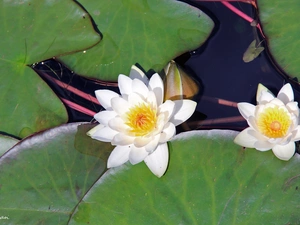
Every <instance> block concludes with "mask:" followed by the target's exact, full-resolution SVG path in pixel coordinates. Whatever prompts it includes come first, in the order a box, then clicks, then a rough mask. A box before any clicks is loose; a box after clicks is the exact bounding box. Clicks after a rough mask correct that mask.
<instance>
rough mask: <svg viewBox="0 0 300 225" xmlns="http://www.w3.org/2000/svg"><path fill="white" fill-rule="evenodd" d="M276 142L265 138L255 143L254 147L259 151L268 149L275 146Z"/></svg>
mask: <svg viewBox="0 0 300 225" xmlns="http://www.w3.org/2000/svg"><path fill="white" fill-rule="evenodd" d="M274 145H275V143H271V142H269V141H264V140H258V141H257V142H255V143H254V148H256V150H259V151H262V152H264V151H268V150H270V149H271V148H273V147H274Z"/></svg>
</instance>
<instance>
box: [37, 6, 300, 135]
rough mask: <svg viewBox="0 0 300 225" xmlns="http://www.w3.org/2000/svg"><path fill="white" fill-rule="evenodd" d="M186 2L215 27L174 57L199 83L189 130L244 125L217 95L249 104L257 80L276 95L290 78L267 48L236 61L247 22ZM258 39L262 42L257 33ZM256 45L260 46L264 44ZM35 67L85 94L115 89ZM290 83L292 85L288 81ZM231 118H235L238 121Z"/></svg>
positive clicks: (246, 40)
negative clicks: (200, 41) (196, 46)
mask: <svg viewBox="0 0 300 225" xmlns="http://www.w3.org/2000/svg"><path fill="white" fill-rule="evenodd" d="M190 3H191V4H193V5H194V6H196V7H199V8H200V9H202V10H203V11H205V12H206V13H207V14H208V15H210V16H211V17H212V18H213V20H214V22H215V24H216V27H215V29H214V31H213V33H212V35H211V37H210V38H209V40H207V42H206V43H205V44H204V45H203V46H202V47H200V48H199V49H195V51H192V52H188V53H186V54H184V55H182V56H180V57H178V58H177V59H176V61H177V62H178V63H179V64H181V65H182V66H183V67H185V68H186V69H187V70H189V71H191V73H192V74H194V75H195V76H196V78H197V80H198V81H199V82H200V83H201V92H200V94H199V96H198V98H197V100H198V106H197V111H198V112H197V113H196V114H195V115H194V116H193V118H192V119H191V120H189V125H190V127H191V128H192V129H210V128H221V129H235V130H241V129H244V128H245V127H246V126H247V124H246V122H245V121H244V120H243V119H242V118H241V117H240V114H239V112H238V110H237V108H236V107H233V106H227V105H222V104H219V103H218V102H217V101H218V99H224V100H227V101H231V102H233V103H234V102H235V103H236V102H250V103H253V104H256V102H255V95H256V89H257V85H258V83H262V84H263V85H265V86H266V87H268V88H269V89H270V90H271V91H272V92H273V93H274V94H277V92H278V91H279V89H280V88H281V87H282V86H283V85H284V84H285V83H286V82H288V81H290V82H292V80H291V79H289V78H288V77H287V76H285V75H284V74H283V73H282V72H281V71H280V69H278V67H277V66H276V65H274V63H273V62H272V61H271V60H270V57H269V55H268V53H267V50H265V51H263V52H262V53H261V55H260V56H259V57H257V58H256V59H254V60H253V61H252V62H249V63H245V62H244V61H243V60H242V57H243V54H244V52H245V51H246V49H247V47H248V46H249V45H250V43H251V42H252V41H253V40H254V39H255V33H256V32H255V30H254V28H253V27H252V26H251V25H250V24H249V22H247V21H245V20H244V19H242V18H240V17H239V16H237V15H236V14H234V13H233V12H231V11H230V10H229V9H227V8H226V7H225V6H224V5H222V4H221V3H219V2H196V1H190ZM232 4H233V5H235V6H236V7H237V8H239V9H240V10H241V11H243V12H245V13H246V14H247V15H249V16H250V17H252V18H255V15H256V12H255V10H254V8H253V7H252V6H251V5H249V4H245V3H232ZM260 39H261V40H262V37H260ZM262 45H263V46H264V47H266V46H265V42H263V43H262ZM50 68H51V69H50ZM35 69H36V70H37V71H38V72H39V73H41V72H42V73H47V74H49V75H51V76H53V77H55V78H59V79H60V80H62V81H64V82H65V83H67V84H70V85H72V86H75V87H76V88H78V89H80V90H82V91H84V92H86V93H89V94H91V95H94V90H97V89H103V88H109V89H112V90H115V91H117V90H118V89H117V88H114V87H108V86H106V85H100V84H98V83H96V82H94V81H92V80H88V79H86V78H82V77H80V76H77V75H76V74H74V73H72V72H71V71H69V70H68V69H66V68H65V67H63V65H61V64H59V63H58V62H56V61H54V60H49V61H45V62H43V64H41V63H40V64H38V65H35ZM53 71H54V73H53ZM45 80H46V82H48V83H49V85H50V86H51V87H52V88H53V90H54V91H55V92H56V93H57V94H58V95H59V96H61V97H64V98H66V99H69V100H71V101H74V102H76V103H77V104H80V105H82V106H84V107H86V108H89V109H91V110H92V111H95V112H98V111H99V110H100V109H101V107H100V106H98V105H96V104H93V103H92V102H90V101H87V100H84V99H82V98H80V97H78V96H76V95H74V94H72V93H71V92H68V91H66V90H64V89H62V88H60V87H58V86H57V85H55V84H54V83H52V82H51V81H48V80H47V79H45ZM294 84H296V82H294ZM293 87H297V86H296V85H294V86H293ZM297 88H298V87H297ZM295 96H296V99H299V96H300V95H299V92H298V91H296V92H295ZM68 112H69V116H70V119H69V121H70V122H73V121H91V120H92V117H90V116H87V115H84V114H82V113H79V112H77V111H75V110H72V109H68ZM204 118H206V120H204V121H205V122H202V124H201V123H199V122H200V121H201V120H203V119H204ZM230 119H231V120H230ZM237 120H240V122H238V121H237ZM226 121H227V122H226Z"/></svg>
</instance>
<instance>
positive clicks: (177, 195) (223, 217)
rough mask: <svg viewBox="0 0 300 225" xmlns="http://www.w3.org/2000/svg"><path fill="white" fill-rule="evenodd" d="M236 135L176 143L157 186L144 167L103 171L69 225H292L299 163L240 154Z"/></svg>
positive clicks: (186, 136) (181, 138)
mask: <svg viewBox="0 0 300 225" xmlns="http://www.w3.org/2000/svg"><path fill="white" fill-rule="evenodd" d="M236 134H237V132H233V131H218V130H212V131H198V132H189V133H183V134H181V135H178V136H177V138H176V139H175V140H173V141H171V142H170V143H169V149H170V162H169V167H168V170H167V173H166V174H165V175H164V176H163V177H162V178H157V177H156V176H154V175H153V174H152V173H151V172H150V171H149V169H148V168H147V167H146V165H145V164H144V163H140V164H138V165H135V166H132V165H130V164H125V165H123V166H121V167H118V168H114V169H110V170H108V171H107V172H106V173H105V174H104V175H103V176H102V177H101V178H100V179H99V180H98V181H97V183H95V185H94V186H93V187H92V188H91V190H90V191H89V192H88V193H87V194H86V195H85V197H84V198H83V199H82V201H81V203H80V204H79V205H78V207H77V209H76V210H75V211H74V214H73V216H72V218H71V220H70V223H69V224H99V221H101V224H226V225H227V224H299V223H300V216H299V198H300V189H299V187H300V179H299V178H300V175H299V170H300V164H299V158H298V157H293V158H292V159H291V160H290V161H288V162H286V161H281V160H279V159H277V158H276V157H275V156H274V155H273V154H272V151H268V152H259V151H257V150H255V149H243V148H242V147H240V146H237V145H235V144H234V143H233V138H234V136H235V135H236Z"/></svg>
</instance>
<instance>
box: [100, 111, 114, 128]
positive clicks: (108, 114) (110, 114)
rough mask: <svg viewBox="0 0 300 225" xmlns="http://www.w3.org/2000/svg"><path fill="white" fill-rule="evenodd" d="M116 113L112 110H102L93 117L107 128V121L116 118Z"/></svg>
mask: <svg viewBox="0 0 300 225" xmlns="http://www.w3.org/2000/svg"><path fill="white" fill-rule="evenodd" d="M116 116H117V113H115V111H112V110H104V111H101V112H98V113H97V114H95V115H94V118H95V119H96V120H97V121H98V122H99V123H101V124H103V125H105V126H107V125H108V121H110V120H111V119H112V118H114V117H116Z"/></svg>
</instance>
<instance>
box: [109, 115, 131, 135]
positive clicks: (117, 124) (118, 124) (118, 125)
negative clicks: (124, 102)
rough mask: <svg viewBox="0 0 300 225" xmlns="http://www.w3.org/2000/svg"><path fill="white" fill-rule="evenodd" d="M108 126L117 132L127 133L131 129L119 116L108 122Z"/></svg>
mask: <svg viewBox="0 0 300 225" xmlns="http://www.w3.org/2000/svg"><path fill="white" fill-rule="evenodd" d="M108 126H109V127H110V128H111V129H113V130H116V131H119V132H122V133H125V132H126V131H127V130H128V129H129V127H128V126H127V125H126V124H125V123H124V121H123V119H122V118H121V117H119V116H116V117H115V118H113V119H111V120H110V121H109V122H108Z"/></svg>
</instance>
